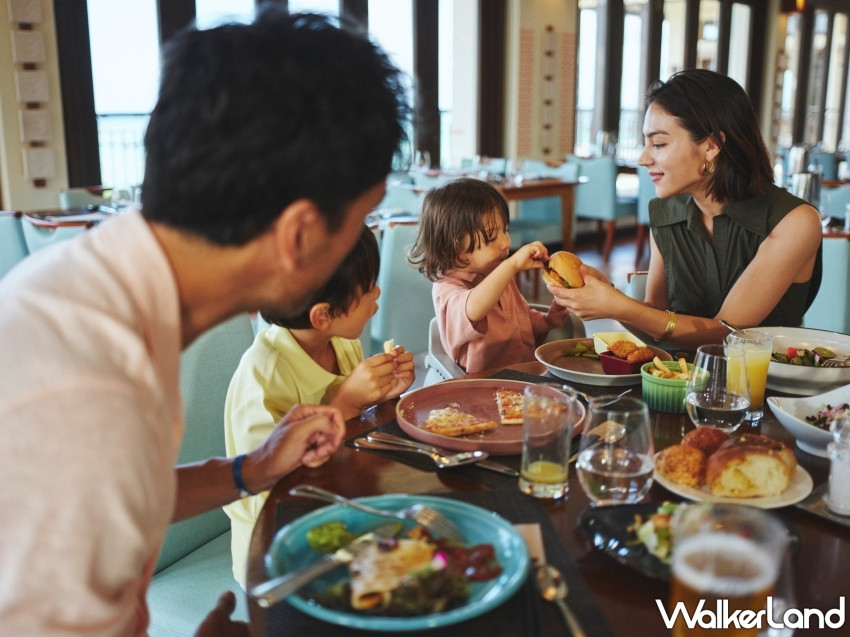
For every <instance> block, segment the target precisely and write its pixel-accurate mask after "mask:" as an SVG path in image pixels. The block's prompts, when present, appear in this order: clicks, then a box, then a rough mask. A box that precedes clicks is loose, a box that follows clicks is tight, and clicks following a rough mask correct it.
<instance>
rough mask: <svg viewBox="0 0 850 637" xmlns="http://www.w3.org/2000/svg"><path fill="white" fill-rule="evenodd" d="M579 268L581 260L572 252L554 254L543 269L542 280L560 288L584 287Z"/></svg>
mask: <svg viewBox="0 0 850 637" xmlns="http://www.w3.org/2000/svg"><path fill="white" fill-rule="evenodd" d="M580 267H581V259H579V258H578V257H577V256H576V255H574V254H573V253H572V252H565V251H563V250H562V251H560V252H555V253H554V254H552V255H551V256H550V257H549V263H548V265H546V266H544V267H543V280H544V281H545V282H546V283H548V284H549V285H555V286H558V287H562V288H580V287H582V286H584V279H583V278H582V276H581V272H579V268H580Z"/></svg>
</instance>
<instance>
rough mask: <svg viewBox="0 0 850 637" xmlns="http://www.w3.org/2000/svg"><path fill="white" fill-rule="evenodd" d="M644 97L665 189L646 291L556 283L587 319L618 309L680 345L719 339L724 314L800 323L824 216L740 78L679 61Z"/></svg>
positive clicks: (634, 323) (647, 132) (593, 282)
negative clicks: (782, 171)
mask: <svg viewBox="0 0 850 637" xmlns="http://www.w3.org/2000/svg"><path fill="white" fill-rule="evenodd" d="M646 103H647V111H646V117H645V119H644V137H645V139H646V145H645V147H644V150H643V152H642V153H641V155H640V158H639V160H638V163H639V164H640V165H642V166H646V167H647V168H648V169H649V174H650V176H651V177H652V181H653V183H654V184H655V189H656V193H657V195H658V197H659V199H655V200H653V201H652V202H651V203H650V227H651V230H652V233H651V242H650V245H651V253H650V262H649V276H648V278H647V288H646V297H645V300H644V301H643V302H641V301H637V300H635V299H631V298H629V297H627V296H626V295H625V294H622V293H620V292H618V291H616V290H613V289H612V288H611V287H610V285H607V284H606V282H604V281H601V280H599V279H595V278H593V277H592V276H586V277H585V283H586V284H585V287H583V288H578V289H572V290H563V289H556V288H552V287H551V286H550V287H549V290H550V292H552V294H553V295H554V296H555V297H556V298H557V299H558V301H559V302H560V303H561V304H562V305H564V306H565V307H567V308H569V309H570V310H571V311H572V312H574V313H575V314H577V315H578V316H579V317H581V318H582V319H585V320H588V319H596V318H613V319H616V320H618V321H620V322H621V323H623V325H625V326H626V327H627V328H629V329H631V330H632V331H635V332H639V333H642V334H645V335H648V336H649V337H650V338H653V339H655V340H656V341H668V342H670V343H671V344H673V345H675V346H678V347H696V346H697V345H701V344H703V343H709V342H720V341H722V339H723V337H724V336H725V334H726V333H727V330H726V329H725V328H724V327H722V326H721V325H720V324H719V323H718V322H717V319H721V318H722V319H726V320H727V321H729V322H730V323H732V324H735V325H740V326H743V327H749V326H755V325H787V326H792V325H800V323H801V322H802V319H803V314H804V313H805V311H806V309H807V308H808V306H809V304H810V303H811V301H812V300H813V299H814V296H815V294H816V293H817V290H818V288H819V286H820V277H821V269H820V265H821V264H820V258H819V256H820V245H821V241H822V228H821V224H820V216H819V215H818V213H817V210H815V209H814V208H813V207H812V206H811V205H809V204H808V203H807V202H805V201H803V200H802V199H798V198H796V197H793V196H792V195H790V194H788V193H787V192H786V191H785V190H783V189H780V188H777V187H776V186H774V185H773V169H772V167H771V163H770V158H769V156H768V153H767V149H766V148H765V145H764V141H763V140H762V138H761V135H760V133H759V128H758V122H757V119H756V116H755V111H754V110H753V108H752V104H751V103H750V101H749V98H748V97H747V95H746V93H745V92H744V90H743V89H742V88H741V87H740V86H739V85H738V84H737V83H736V82H735V81H734V80H732V79H730V78H728V77H726V76H723V75H720V74H718V73H715V72H713V71H707V70H702V69H700V70H691V71H682V72H680V73H677V74H675V75H673V76H672V77H671V78H670V80H669V81H667V82H659V83H657V84H656V85H655V86H654V87H653V88H652V89H651V90H650V92H649V95H648V96H647V100H646ZM588 275H590V273H589V272H588Z"/></svg>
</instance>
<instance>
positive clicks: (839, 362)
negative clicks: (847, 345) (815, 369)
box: [820, 356, 850, 367]
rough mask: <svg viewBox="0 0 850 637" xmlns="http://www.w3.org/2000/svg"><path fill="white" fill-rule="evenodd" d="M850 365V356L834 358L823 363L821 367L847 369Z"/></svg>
mask: <svg viewBox="0 0 850 637" xmlns="http://www.w3.org/2000/svg"><path fill="white" fill-rule="evenodd" d="M848 364H850V356H833V357H832V358H827V359H826V360H824V361H822V362H821V365H820V366H821V367H847V366H848Z"/></svg>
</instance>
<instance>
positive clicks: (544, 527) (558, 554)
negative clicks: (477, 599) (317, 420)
mask: <svg viewBox="0 0 850 637" xmlns="http://www.w3.org/2000/svg"><path fill="white" fill-rule="evenodd" d="M434 495H438V496H440V497H446V498H452V499H456V500H461V501H464V502H468V503H470V504H474V505H476V506H480V507H482V508H484V509H488V510H491V511H494V512H495V513H497V514H499V515H501V516H502V517H503V518H505V519H506V520H508V521H509V522H511V523H512V524H523V523H524V524H535V525H539V526H540V531H541V534H542V537H543V547H544V548H543V550H544V551H545V555H546V559H547V561H548V563H549V564H553V565H554V566H557V567H558V568H559V569H561V572H562V573H563V575H564V578H565V579H566V581H567V584H568V585H569V587H570V596H569V600H568V601H569V604H570V608H571V609H572V610H573V612H574V613H575V614H576V616H577V617H578V620H579V621H580V622H581V624H582V626H583V627H584V628H585V631H586V632H587V635H588V637H608V636H609V635H611V634H612V630H611V627H610V625H609V624H608V622H607V621H606V619H605V617H604V615H603V614H602V611H601V610H600V609H599V607H598V606H597V605H596V602H595V601H594V599H593V594H592V593H591V592H590V590H589V589H588V588H587V585H586V584H585V583H584V579H583V578H582V577H581V574H580V572H579V570H578V567H577V566H576V564H575V562H574V561H573V559H572V557H571V556H570V554H569V552H568V551H567V549H566V547H565V546H564V544H563V543H562V542H561V540H560V539H559V538H558V536H557V534H556V532H555V528H554V526H553V525H552V523H551V521H550V520H549V518H548V516H547V514H546V511H545V509H544V508H543V506H542V505H541V504H540V502H539V501H537V500H535V499H534V498H530V497H528V496H526V495H524V494H522V493H521V492H520V491H519V490H518V489H517V488H516V486H513V487H511V488H506V489H494V490H489V491H465V492H455V493H440V494H434ZM322 506H327V505H324V504H322V503H320V502H315V501H304V502H291V501H287V502H281V503H280V504H278V506H277V515H276V518H277V519H276V522H277V526H278V527H282V526H285V525H286V524H288V523H289V522H291V521H292V520H294V519H295V518H297V517H299V516H301V515H304V514H306V513H308V512H310V511H313V510H315V509H317V508H320V507H322ZM533 579H534V578H533V577H530V578H528V579H527V580H526V582H525V583H524V584H523V585H522V586H521V587H520V589H519V591H517V593H516V594H515V595H513V596H512V597H511V598H510V599H508V600H506V601H505V602H504V603H503V604H501V605H500V606H498V607H496V608H494V609H492V610H491V611H489V612H487V613H484V614H483V615H481V616H479V617H476V618H473V619H469V620H467V621H465V622H462V623H460V624H453V625H450V626H445V627H442V628H435V629H430V630H427V631H415V632H411V633H408V634H410V635H422V637H457V635H462V634H465V633H464V631H471V632H470V633H469V634H477V633H478V632H479V631H484V632H485V633H486V634H487V635H488V637H517V635H522V636H523V637H534V636H535V635H538V636H540V637H550V636H551V637H563V635H566V634H567V629H566V627H565V626H564V623H563V619H562V618H561V615H560V612H559V611H558V609H557V607H556V606H555V604H552V603H549V602H546V601H545V600H543V599H542V598H541V597H540V595H539V593H538V592H537V587H536V585H535V583H534V581H533ZM362 634H364V633H363V632H362V631H359V630H353V629H350V628H345V627H342V626H337V625H336V624H328V623H325V622H322V621H320V620H318V619H315V618H314V617H311V616H309V615H307V614H305V613H302V612H301V611H299V610H298V609H296V608H294V607H292V606H290V605H289V604H288V603H286V602H281V603H279V604H277V605H275V606H273V607H272V608H270V609H269V610H268V612H267V615H266V635H270V636H271V635H322V637H342V636H348V635H362Z"/></svg>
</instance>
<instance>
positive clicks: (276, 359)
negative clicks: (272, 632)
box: [224, 325, 363, 586]
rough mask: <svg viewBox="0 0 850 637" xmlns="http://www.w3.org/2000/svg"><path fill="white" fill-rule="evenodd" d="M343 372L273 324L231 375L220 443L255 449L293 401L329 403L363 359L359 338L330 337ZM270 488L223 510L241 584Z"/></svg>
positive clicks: (230, 449)
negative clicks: (322, 362)
mask: <svg viewBox="0 0 850 637" xmlns="http://www.w3.org/2000/svg"><path fill="white" fill-rule="evenodd" d="M331 346H332V347H333V349H334V353H335V354H336V360H337V363H338V364H339V369H340V372H341V374H340V375H337V374H332V373H330V372H328V371H326V370H325V369H324V368H322V367H321V366H319V365H318V364H317V363H316V362H315V361H314V360H313V359H312V358H310V357H309V356H308V355H307V353H306V352H305V351H304V350H303V349H301V346H300V345H299V344H298V342H297V341H296V340H295V338H293V336H292V334H291V333H290V331H289V330H288V329H286V328H283V327H279V326H277V325H272V326H271V327H269V328H268V329H266V330H263V331H261V332H260V333H259V334H257V337H256V338H255V339H254V343H253V344H252V345H251V347H250V348H249V349H248V351H247V352H245V354H244V355H243V356H242V360H241V361H240V362H239V367H238V368H237V369H236V372H235V373H234V374H233V379H232V380H231V381H230V387H229V388H228V390H227V400H226V402H225V405H224V442H225V445H226V448H227V455H228V457H231V458H232V457H235V456H238V455H239V454H240V453H248V452H249V451H252V450H254V449H256V448H257V447H259V446H260V445H261V444H262V443H263V442H265V440H266V438H268V436H269V434H271V431H272V429H273V428H274V426H275V424H277V422H278V421H279V420H280V419H281V418H283V416H284V415H286V413H287V412H288V411H289V410H290V409H291V408H292V407H293V406H294V405H296V404H308V405H318V404H327V403H328V402H329V400H330V398H331V397H332V396H333V394H334V392H335V391H336V388H337V387H339V385H340V383H342V381H343V379H344V378H345V377H346V376H347V375H348V374H350V373H351V372H352V371H353V370H354V368H355V367H357V365H358V364H359V363H360V362H361V361H362V360H363V348H362V346H361V344H360V341H358V340H349V339H345V338H338V337H332V338H331ZM267 496H268V492H264V493H260V494H257V495H255V496H251V497H250V498H243V499H241V500H237V501H235V502H232V503H231V504H228V505H227V506H225V507H224V512H225V513H226V514H227V515H228V517H229V518H230V527H231V529H232V531H233V533H232V538H231V543H230V548H231V553H232V555H233V576H234V577H235V578H236V581H237V582H239V583H240V584H242V585H243V586H244V585H245V571H246V566H247V560H248V545H249V544H250V542H251V532H252V531H253V529H254V523H255V522H256V520H257V518H258V517H259V515H260V509H262V507H263V503H264V502H265V501H266V497H267Z"/></svg>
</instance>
